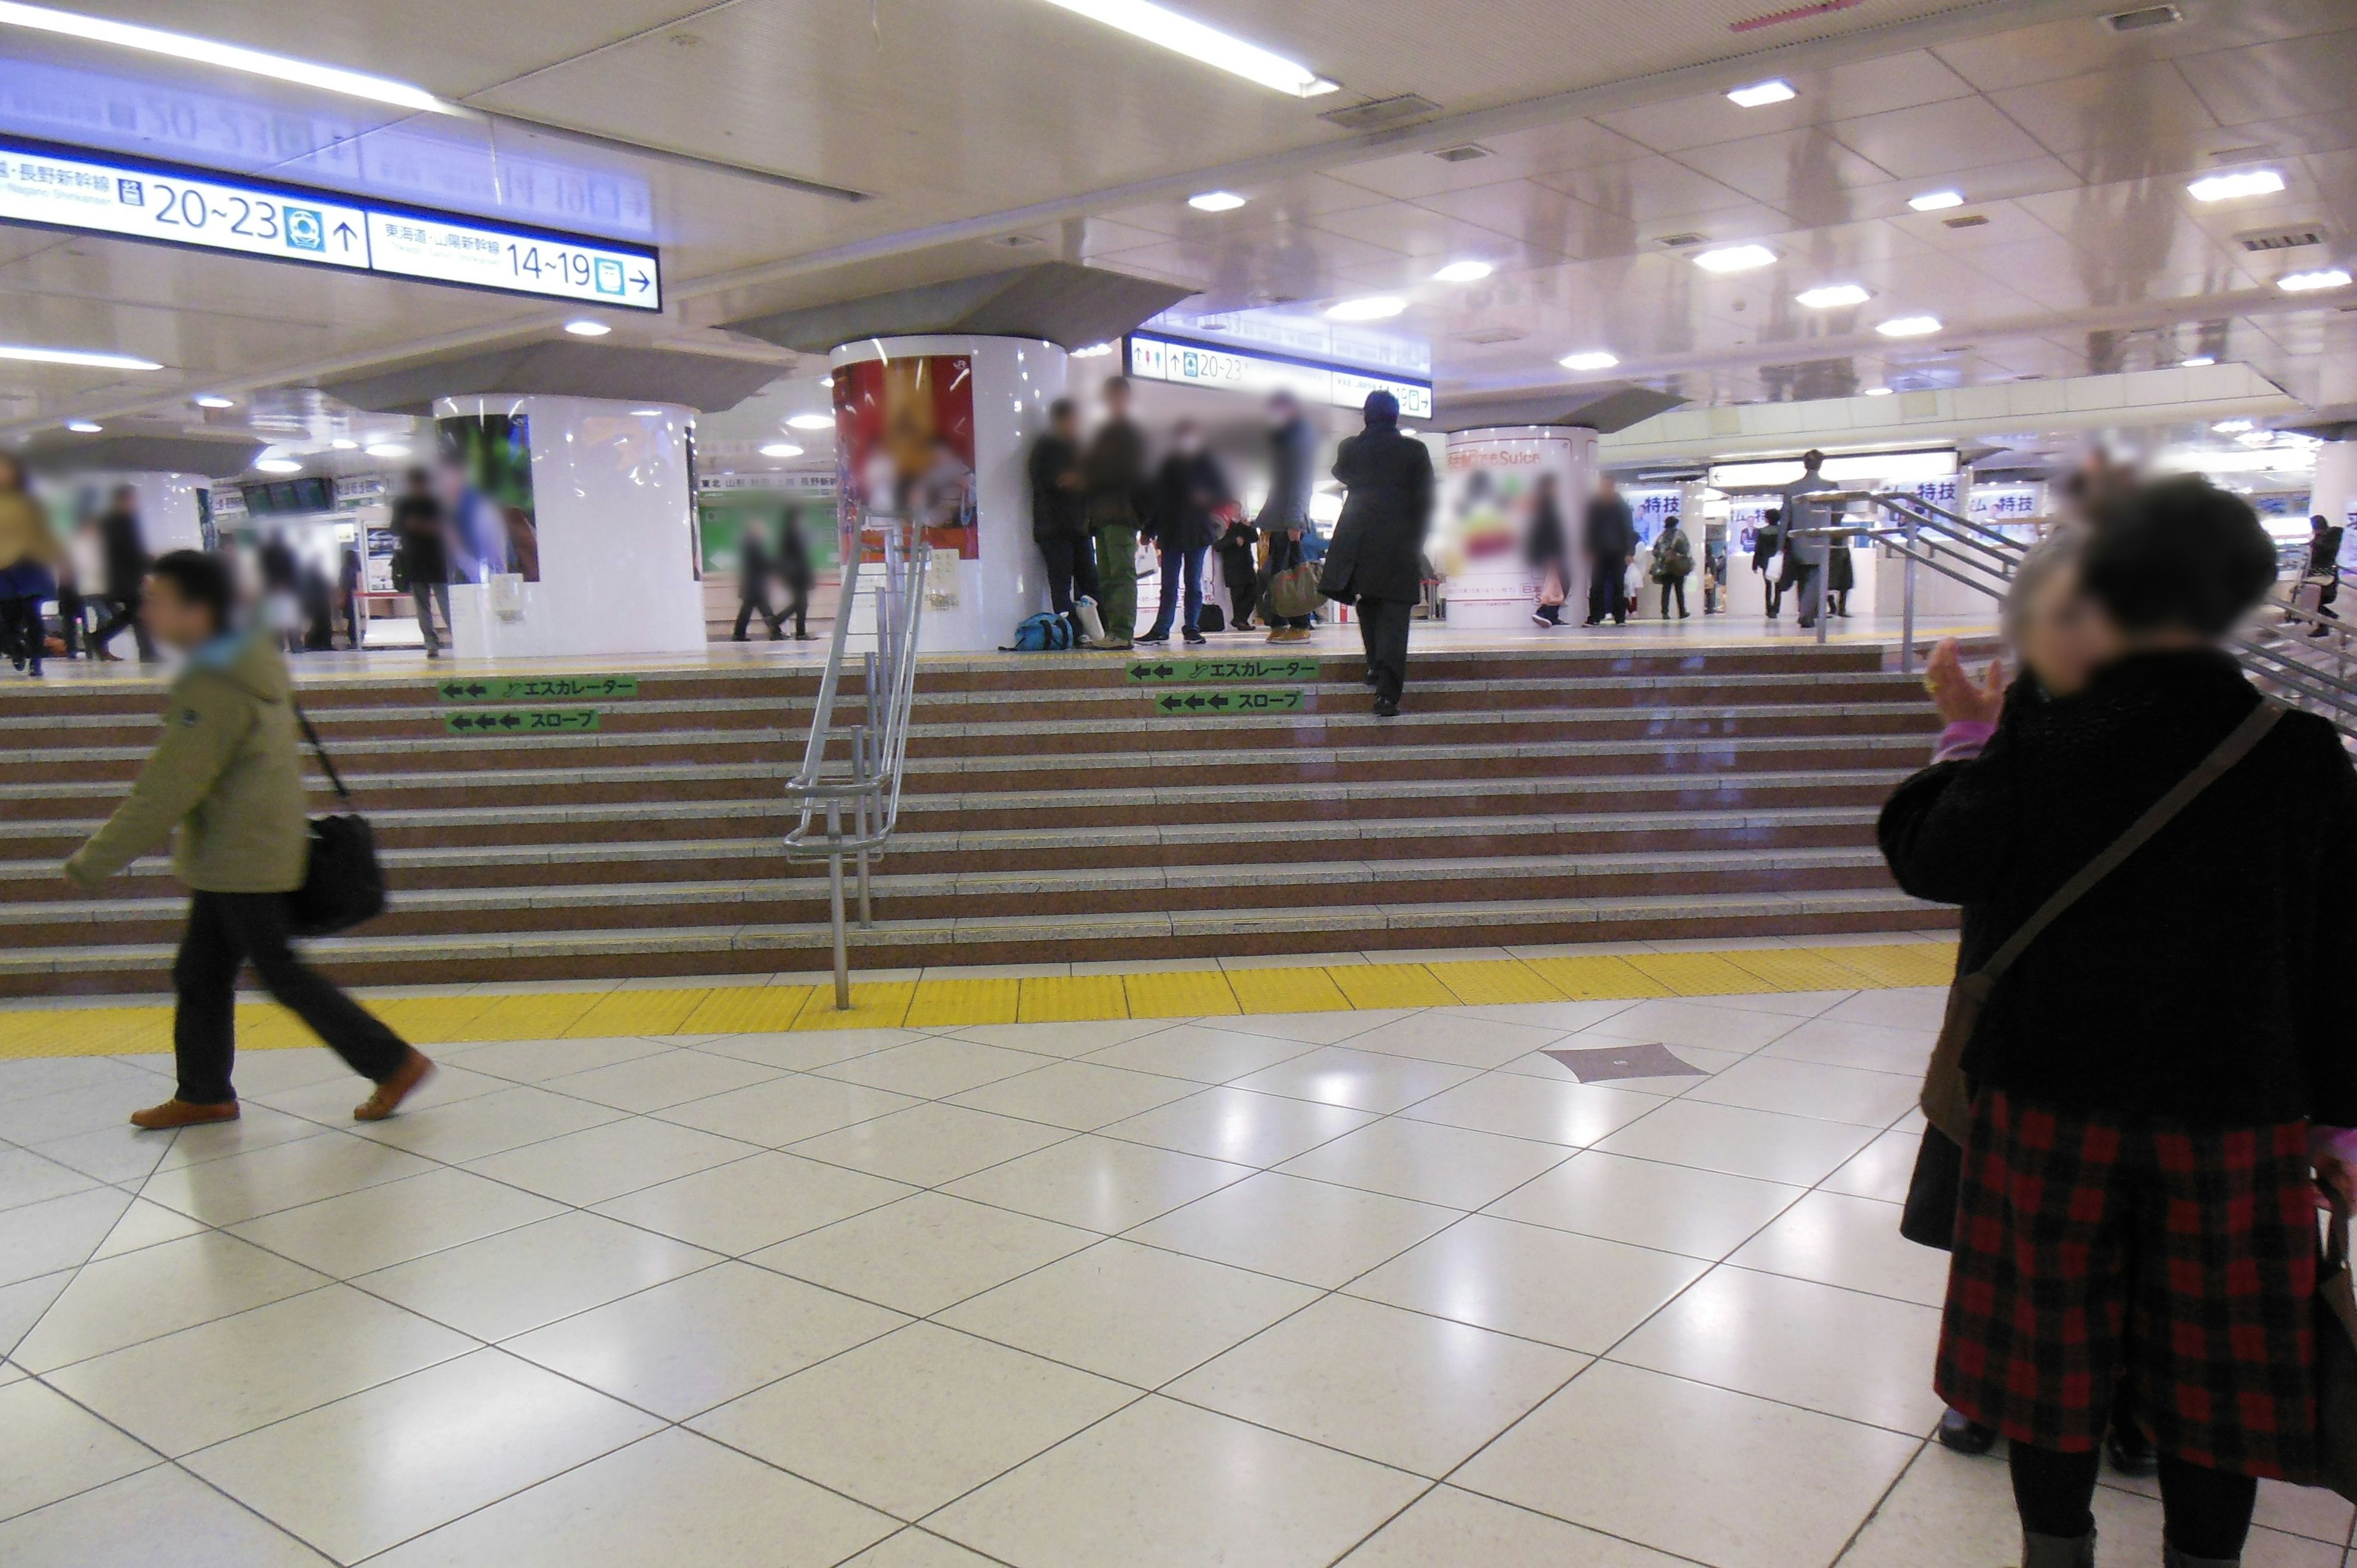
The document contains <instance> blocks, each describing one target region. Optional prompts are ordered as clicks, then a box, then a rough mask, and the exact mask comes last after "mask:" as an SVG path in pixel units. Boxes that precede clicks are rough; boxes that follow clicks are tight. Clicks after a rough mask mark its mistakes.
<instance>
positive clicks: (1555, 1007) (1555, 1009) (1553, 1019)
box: [1432, 1002, 1636, 1035]
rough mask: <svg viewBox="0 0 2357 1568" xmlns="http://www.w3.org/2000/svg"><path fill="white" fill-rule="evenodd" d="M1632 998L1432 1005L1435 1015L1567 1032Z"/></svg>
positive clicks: (1621, 1009) (1616, 1011) (1621, 1008)
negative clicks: (1481, 1019)
mask: <svg viewBox="0 0 2357 1568" xmlns="http://www.w3.org/2000/svg"><path fill="white" fill-rule="evenodd" d="M1635 1005H1636V1004H1635V1003H1633V1002H1516V1003H1507V1004H1501V1005H1497V1006H1490V1007H1436V1008H1434V1009H1433V1010H1432V1011H1433V1012H1434V1013H1435V1014H1437V1015H1456V1016H1459V1017H1466V1018H1487V1019H1490V1020H1492V1021H1494V1022H1496V1023H1501V1024H1521V1025H1523V1026H1527V1027H1530V1028H1534V1029H1552V1030H1554V1031H1555V1033H1556V1034H1558V1035H1568V1034H1573V1033H1576V1032H1577V1031H1578V1030H1581V1029H1592V1028H1594V1027H1596V1026H1598V1024H1601V1023H1603V1022H1604V1021H1605V1020H1606V1019H1607V1018H1611V1017H1614V1016H1617V1015H1620V1014H1622V1013H1626V1012H1627V1011H1628V1010H1629V1009H1630V1008H1631V1007H1633V1006H1635Z"/></svg>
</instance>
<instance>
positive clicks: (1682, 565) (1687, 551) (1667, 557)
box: [1651, 514, 1694, 620]
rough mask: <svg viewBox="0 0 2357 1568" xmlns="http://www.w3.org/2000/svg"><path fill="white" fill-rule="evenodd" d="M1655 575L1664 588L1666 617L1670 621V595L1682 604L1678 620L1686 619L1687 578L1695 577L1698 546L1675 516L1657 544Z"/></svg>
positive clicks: (1656, 541)
mask: <svg viewBox="0 0 2357 1568" xmlns="http://www.w3.org/2000/svg"><path fill="white" fill-rule="evenodd" d="M1651 575H1652V579H1653V581H1654V582H1656V583H1658V584H1660V585H1661V588H1662V618H1663V620H1667V619H1669V618H1670V596H1672V595H1673V594H1674V595H1676V596H1677V601H1678V618H1679V619H1680V620H1684V619H1685V618H1686V579H1687V578H1688V577H1690V576H1692V575H1694V545H1693V543H1692V542H1690V541H1689V540H1688V539H1687V538H1686V534H1685V530H1684V529H1683V528H1681V527H1680V526H1679V525H1678V520H1677V518H1676V516H1675V515H1674V514H1673V515H1672V516H1671V517H1670V518H1669V519H1667V520H1666V521H1663V524H1662V533H1661V537H1660V538H1658V539H1656V540H1654V541H1653V564H1652V574H1651Z"/></svg>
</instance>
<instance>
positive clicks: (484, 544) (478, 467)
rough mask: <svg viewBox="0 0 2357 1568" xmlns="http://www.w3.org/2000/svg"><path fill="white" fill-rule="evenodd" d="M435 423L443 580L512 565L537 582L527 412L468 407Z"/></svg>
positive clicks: (486, 578) (480, 578)
mask: <svg viewBox="0 0 2357 1568" xmlns="http://www.w3.org/2000/svg"><path fill="white" fill-rule="evenodd" d="M436 425H437V426H438V428H437V430H436V456H437V459H438V472H437V474H436V484H437V488H438V489H439V490H440V492H441V498H442V509H443V515H444V516H445V517H446V518H447V520H448V521H447V527H448V529H449V533H450V539H449V543H450V580H451V581H452V582H454V583H488V582H490V580H491V579H492V578H493V577H495V576H499V575H502V574H506V573H513V574H515V575H518V576H520V577H522V579H523V580H524V581H525V582H527V583H537V582H539V581H540V523H539V520H538V517H537V515H536V514H535V513H534V511H533V500H532V421H531V419H530V418H529V417H528V416H527V415H524V414H521V413H470V414H457V415H454V416H452V417H450V418H447V419H442V420H438V421H436Z"/></svg>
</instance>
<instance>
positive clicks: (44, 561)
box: [0, 454, 65, 675]
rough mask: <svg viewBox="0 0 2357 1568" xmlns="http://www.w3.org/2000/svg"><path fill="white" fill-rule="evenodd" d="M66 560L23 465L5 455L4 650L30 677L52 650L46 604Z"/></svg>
mask: <svg viewBox="0 0 2357 1568" xmlns="http://www.w3.org/2000/svg"><path fill="white" fill-rule="evenodd" d="M64 556H65V552H64V551H63V550H62V549H60V548H59V544H58V540H57V535H55V534H54V533H52V532H49V520H48V515H47V514H46V513H44V512H43V511H42V510H41V504H40V502H38V500H35V499H33V495H32V492H31V491H30V490H29V489H27V487H26V483H25V467H24V465H23V464H21V463H19V462H17V461H16V458H14V457H11V456H5V454H0V649H5V650H6V651H7V654H8V660H9V662H11V663H13V664H14V665H16V668H17V669H19V670H22V671H26V672H27V674H32V675H38V674H39V673H40V672H41V656H42V655H43V654H44V653H46V652H47V651H48V629H47V628H45V627H43V626H42V624H41V601H42V600H44V599H46V598H48V596H50V595H51V594H54V593H56V592H57V591H58V579H57V567H58V564H59V562H60V561H61V560H63V559H64Z"/></svg>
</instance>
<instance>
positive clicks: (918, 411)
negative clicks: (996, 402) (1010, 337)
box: [834, 354, 982, 561]
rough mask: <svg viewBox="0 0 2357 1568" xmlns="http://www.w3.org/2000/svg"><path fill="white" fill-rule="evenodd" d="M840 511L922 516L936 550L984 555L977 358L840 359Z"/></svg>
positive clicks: (854, 516)
mask: <svg viewBox="0 0 2357 1568" xmlns="http://www.w3.org/2000/svg"><path fill="white" fill-rule="evenodd" d="M834 430H835V442H834V452H835V465H836V473H837V479H838V489H837V491H836V494H837V496H838V497H839V506H840V510H839V513H838V515H839V517H840V519H841V521H842V527H843V530H844V533H845V537H846V538H848V537H849V536H850V535H852V534H853V533H855V532H856V531H857V530H858V527H859V524H860V521H861V519H862V518H863V517H867V516H877V517H915V518H918V519H919V520H920V521H922V523H923V525H924V530H925V539H926V541H927V542H929V543H931V545H932V547H933V548H934V549H935V550H936V551H941V552H946V553H951V554H954V555H956V556H958V557H960V558H961V559H963V560H967V561H974V560H979V559H980V558H981V555H982V531H981V528H980V525H979V523H978V521H977V520H976V518H975V515H974V362H973V360H971V359H969V358H968V357H967V356H965V355H963V354H920V355H915V356H912V357H909V358H906V359H898V360H857V361H855V362H854V363H851V364H847V365H838V366H836V367H835V368H834Z"/></svg>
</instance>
